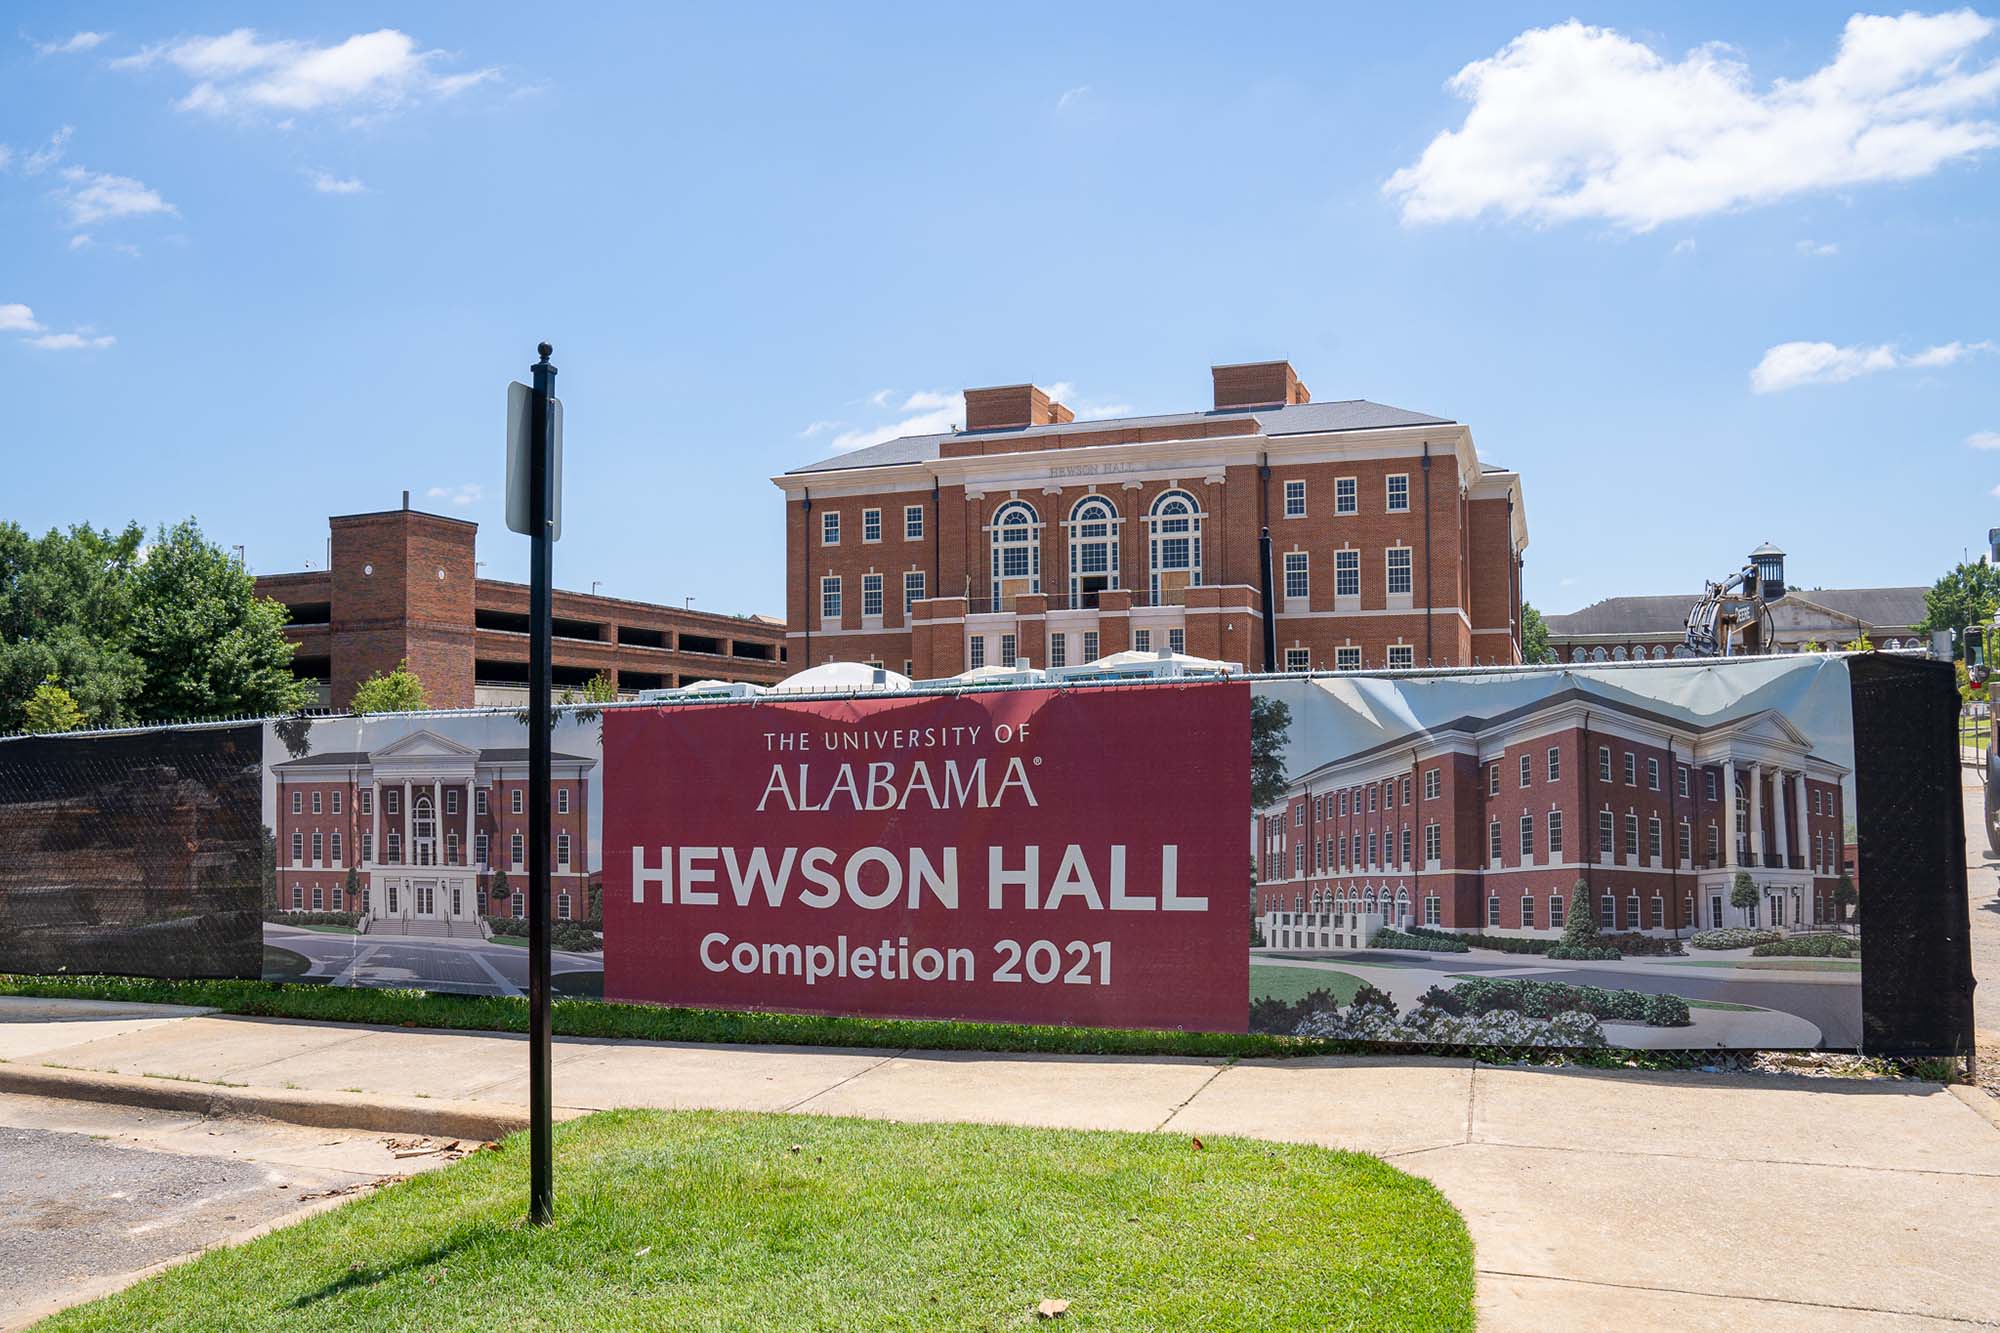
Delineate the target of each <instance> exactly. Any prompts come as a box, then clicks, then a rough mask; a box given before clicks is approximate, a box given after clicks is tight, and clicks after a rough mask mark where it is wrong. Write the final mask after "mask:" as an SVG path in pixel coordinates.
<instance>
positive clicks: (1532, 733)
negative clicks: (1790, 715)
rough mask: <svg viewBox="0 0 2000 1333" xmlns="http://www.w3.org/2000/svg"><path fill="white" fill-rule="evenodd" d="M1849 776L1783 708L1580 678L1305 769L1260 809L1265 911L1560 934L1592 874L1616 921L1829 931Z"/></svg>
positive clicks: (1320, 926) (1288, 940)
mask: <svg viewBox="0 0 2000 1333" xmlns="http://www.w3.org/2000/svg"><path fill="white" fill-rule="evenodd" d="M1846 774H1847V770H1846V769H1845V768H1843V767H1840V766H1838V765H1835V764H1832V763H1828V762H1827V761H1826V760H1825V759H1823V758H1821V757H1819V756H1817V755H1815V754H1814V747H1813V745H1812V743H1811V742H1810V740H1808V738H1807V737H1806V736H1805V735H1804V734H1803V733H1801V732H1800V731H1799V729H1798V728H1797V727H1795V726H1793V725H1792V723H1791V722H1790V721H1788V720H1787V719H1786V718H1785V716H1784V715H1783V714H1782V713H1779V712H1777V711H1776V710H1773V709H1766V710H1764V711H1762V712H1758V713H1753V714H1750V715H1748V716H1745V717H1742V718H1737V719H1734V720H1731V721H1728V722H1722V723H1712V724H1703V723H1700V722H1698V721H1695V720H1693V719H1692V718H1691V717H1684V716H1674V715H1670V714H1669V713H1667V712H1665V711H1653V710H1650V709H1647V708H1642V707H1639V706H1636V705H1634V704H1632V703H1629V702H1626V701H1624V700H1621V699H1618V698H1613V697H1609V696H1606V695H1603V694H1599V693H1596V692H1593V691H1589V690H1586V689H1582V688H1578V687H1571V688H1568V689H1565V690H1563V691H1561V692H1560V693H1557V694H1555V695H1552V696H1550V697H1549V698H1546V699H1541V700H1537V701H1536V702H1534V703H1532V704H1529V705H1526V706H1523V707H1521V708H1518V709H1516V710H1514V711H1512V712H1507V713H1502V714H1499V715H1496V716H1492V717H1462V718H1458V719H1455V720H1453V721H1451V722H1448V723H1446V724H1444V725H1442V726H1439V727H1434V728H1431V729H1430V730H1429V731H1427V732H1425V733H1422V734H1420V735H1418V736H1416V737H1414V738H1406V739H1400V740H1397V741H1394V742H1389V743H1385V744H1383V745H1381V746H1378V747H1377V748H1375V749H1373V750H1366V751H1362V752H1359V753H1355V754H1350V755H1346V756H1343V757H1342V758H1340V759H1338V760H1337V761H1334V762H1331V763H1326V764H1322V765H1320V766H1318V767H1316V768H1313V769H1311V770H1310V771H1307V772H1303V773H1299V774H1297V775H1295V776H1294V777H1293V779H1292V781H1291V784H1290V786H1289V788H1288V790H1287V793H1286V797H1285V799H1284V801H1283V802H1282V803H1281V804H1279V805H1277V806H1275V807H1273V808H1272V809H1269V810H1266V811H1263V812H1261V813H1260V814H1259V816H1258V827H1257V829H1256V833H1257V837H1258V853H1259V855H1258V860H1259V866H1258V869H1259V873H1258V887H1257V912H1258V915H1259V918H1260V920H1261V922H1262V926H1263V931H1264V938H1265V940H1266V941H1267V942H1268V943H1270V944H1272V945H1275V946H1279V947H1294V948H1298V947H1303V948H1357V947H1363V946H1365V945H1366V944H1367V943H1368V941H1369V940H1370V938H1371V937H1372V936H1373V934H1374V932H1375V931H1376V930H1377V929H1379V928H1381V927H1382V926H1384V925H1397V926H1408V925H1419V926H1432V927H1438V928H1441V929H1445V930H1458V931H1478V932H1484V933H1487V934H1500V935H1540V936H1549V935H1555V934H1559V933H1561V931H1562V929H1563V926H1564V924H1565V920H1566V917H1567V914H1568V912H1570V911H1571V910H1573V909H1574V901H1573V899H1574V895H1575V886H1576V884H1577V883H1578V882H1579V881H1582V882H1583V883H1584V884H1585V885H1586V886H1587V894H1586V897H1587V901H1588V903H1589V904H1590V910H1592V911H1594V912H1596V913H1597V914H1598V917H1599V921H1598V924H1599V925H1600V926H1601V927H1602V928H1603V929H1605V930H1618V931H1638V932H1643V933H1646V934H1652V935H1675V934H1685V933H1686V932H1688V931H1691V930H1699V929H1713V928H1719V927H1724V926H1736V925H1762V926H1768V927H1779V928H1784V929H1788V930H1789V929H1794V928H1803V927H1808V926H1814V925H1825V924H1828V923H1832V922H1834V921H1836V920H1837V919H1838V917H1839V913H1838V911H1837V909H1836V907H1835V904H1834V887H1835V885H1836V883H1837V882H1838V880H1839V876H1840V873H1841V868H1842V850H1843V845H1844V839H1845V827H1846V825H1845V816H1844V812H1843V808H1842V804H1843V803H1842V796H1841V780H1842V778H1844V777H1845V776H1846ZM1739 871H1747V872H1748V873H1749V875H1750V876H1751V878H1752V880H1753V881H1754V882H1755V884H1756V886H1757V891H1758V901H1759V906H1758V907H1756V908H1755V909H1754V910H1752V911H1748V912H1746V911H1745V910H1743V909H1740V908H1738V907H1737V906H1735V905H1734V904H1733V903H1732V902H1731V894H1732V888H1733V886H1734V883H1735V878H1736V875H1737V873H1738V872H1739Z"/></svg>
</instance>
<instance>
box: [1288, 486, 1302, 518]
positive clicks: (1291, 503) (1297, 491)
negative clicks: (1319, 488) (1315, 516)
mask: <svg viewBox="0 0 2000 1333" xmlns="http://www.w3.org/2000/svg"><path fill="white" fill-rule="evenodd" d="M1305 516H1306V484H1305V483H1304V482H1302V481H1288V482H1286V483H1285V517H1286V518H1304V517H1305Z"/></svg>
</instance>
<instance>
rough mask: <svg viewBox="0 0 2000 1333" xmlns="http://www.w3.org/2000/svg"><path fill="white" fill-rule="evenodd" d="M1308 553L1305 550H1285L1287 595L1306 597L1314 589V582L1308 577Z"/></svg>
mask: <svg viewBox="0 0 2000 1333" xmlns="http://www.w3.org/2000/svg"><path fill="white" fill-rule="evenodd" d="M1306 559H1307V557H1306V553H1305V552H1304V551H1287V552H1285V596H1287V597H1305V596H1307V595H1308V594H1310V593H1311V591H1312V582H1311V580H1310V579H1309V578H1308V577H1307V569H1306Z"/></svg>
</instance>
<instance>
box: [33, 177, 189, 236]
mask: <svg viewBox="0 0 2000 1333" xmlns="http://www.w3.org/2000/svg"><path fill="white" fill-rule="evenodd" d="M62 178H63V179H64V180H65V181H67V182H68V184H67V185H65V186H64V187H63V188H62V189H61V190H59V191H57V195H56V197H57V198H59V199H60V200H62V203H63V207H64V208H66V209H67V210H68V211H69V222H70V225H71V226H72V227H87V226H90V225H91V224H92V223H96V222H106V221H111V220H115V219H118V218H138V217H148V216H150V215H152V214H155V213H171V214H175V215H178V214H179V212H180V210H179V209H177V208H175V207H174V206H173V205H172V204H170V203H168V202H167V201H166V200H165V199H162V198H161V197H160V193H159V191H157V190H155V189H153V188H152V187H151V186H150V185H147V184H146V183H145V182H144V181H137V180H133V179H132V178H131V177H130V176H113V175H111V174H110V173H109V172H103V171H87V170H85V169H84V168H82V167H64V168H63V172H62Z"/></svg>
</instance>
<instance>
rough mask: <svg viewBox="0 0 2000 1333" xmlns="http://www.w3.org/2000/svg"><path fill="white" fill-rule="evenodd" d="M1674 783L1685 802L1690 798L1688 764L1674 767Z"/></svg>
mask: <svg viewBox="0 0 2000 1333" xmlns="http://www.w3.org/2000/svg"><path fill="white" fill-rule="evenodd" d="M1674 782H1675V784H1676V788H1677V790H1678V792H1679V794H1680V798H1681V799H1682V800H1683V801H1685V800H1686V799H1687V798H1688V766H1687V765H1686V764H1676V765H1674Z"/></svg>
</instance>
